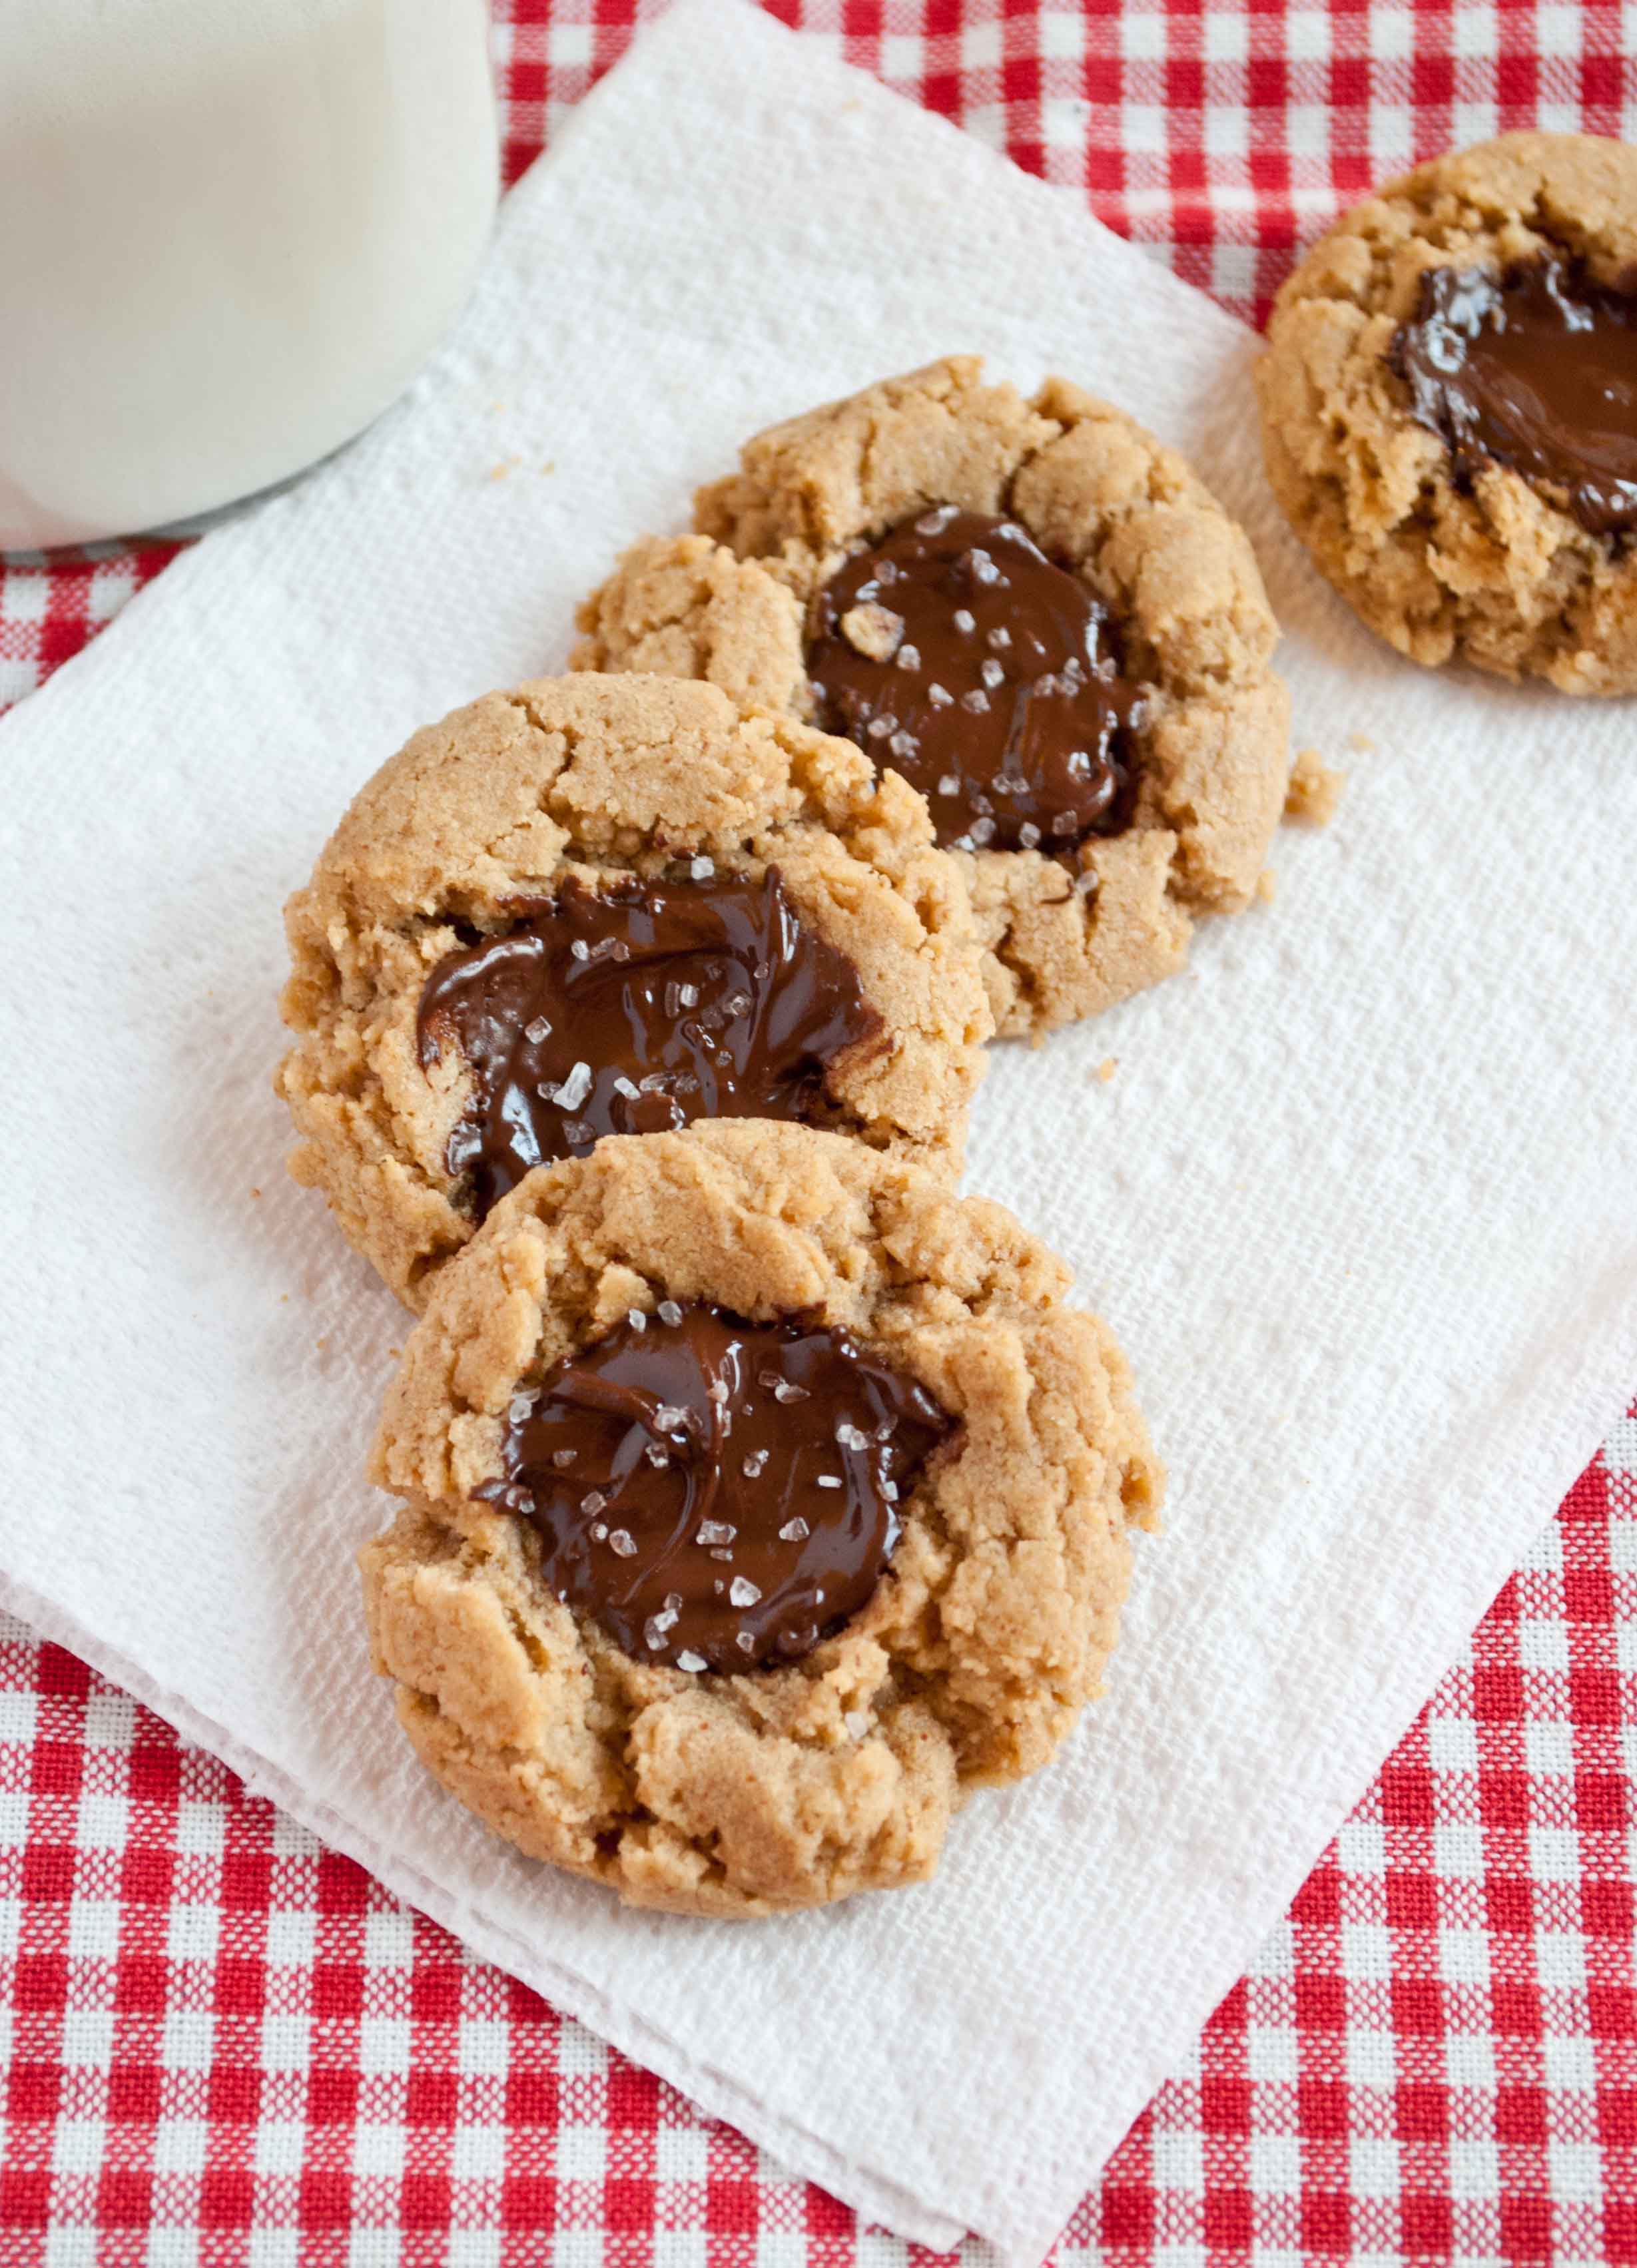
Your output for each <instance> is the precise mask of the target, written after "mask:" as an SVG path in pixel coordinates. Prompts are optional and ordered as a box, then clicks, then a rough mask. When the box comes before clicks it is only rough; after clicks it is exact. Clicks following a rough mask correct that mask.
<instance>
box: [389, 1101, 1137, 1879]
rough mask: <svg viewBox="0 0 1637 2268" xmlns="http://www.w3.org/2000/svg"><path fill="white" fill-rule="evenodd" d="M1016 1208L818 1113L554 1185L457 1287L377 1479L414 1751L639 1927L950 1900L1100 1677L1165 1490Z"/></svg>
mask: <svg viewBox="0 0 1637 2268" xmlns="http://www.w3.org/2000/svg"><path fill="white" fill-rule="evenodd" d="M1068 1281H1069V1278H1068V1270H1066V1267H1065V1266H1064V1264H1063V1263H1062V1262H1060V1261H1059V1260H1057V1259H1055V1258H1054V1257H1053V1256H1051V1254H1050V1253H1049V1252H1047V1251H1046V1250H1045V1249H1044V1248H1043V1247H1042V1246H1041V1245H1039V1244H1038V1243H1036V1241H1035V1240H1034V1239H1033V1238H1032V1237H1029V1236H1028V1235H1026V1234H1025V1233H1023V1231H1022V1230H1021V1228H1020V1227H1019V1226H1018V1224H1017V1223H1016V1221H1014V1219H1012V1217H1011V1215H1010V1214H1009V1213H1007V1212H1005V1211H1002V1210H1001V1209H1000V1208H999V1206H997V1205H993V1204H987V1203H984V1202H983V1201H981V1200H978V1199H975V1198H968V1199H964V1200H962V1199H960V1198H957V1197H955V1196H953V1195H952V1194H951V1192H950V1191H949V1189H948V1187H947V1185H946V1184H945V1183H944V1182H941V1181H940V1180H939V1179H938V1178H937V1177H935V1176H934V1175H930V1174H928V1173H926V1172H925V1171H924V1170H922V1169H920V1168H918V1167H913V1166H911V1165H908V1164H905V1163H903V1161H902V1160H898V1159H896V1158H894V1157H892V1156H890V1155H889V1154H887V1153H884V1152H877V1151H873V1150H871V1149H869V1148H868V1147H867V1146H866V1145H864V1144H862V1143H859V1142H854V1141H850V1140H847V1139H845V1138H843V1137H840V1136H837V1135H834V1134H827V1133H822V1132H818V1131H815V1130H812V1129H809V1128H806V1127H800V1126H796V1125H791V1124H778V1123H771V1122H765V1121H764V1122H755V1121H744V1120H741V1121H732V1122H730V1121H726V1120H716V1121H711V1122H704V1121H701V1122H700V1123H697V1124H696V1125H694V1126H692V1127H691V1128H689V1130H687V1131H685V1132H682V1133H677V1134H660V1135H652V1136H648V1137H645V1138H640V1139H629V1138H615V1139H613V1140H609V1141H605V1142H602V1143H601V1144H599V1145H598V1146H597V1147H596V1148H595V1149H594V1151H593V1152H591V1153H590V1155H589V1156H588V1157H586V1158H584V1159H577V1160H569V1161H566V1162H564V1163H562V1164H559V1165H557V1166H553V1167H547V1168H543V1169H542V1170H540V1171H537V1172H535V1173H533V1174H531V1175H529V1177H528V1178H527V1181H525V1182H523V1183H522V1184H521V1185H520V1187H519V1188H518V1189H516V1190H515V1191H514V1192H513V1194H512V1196H510V1197H507V1198H506V1199H505V1202H504V1203H503V1204H500V1205H499V1206H498V1207H497V1208H496V1210H495V1211H494V1212H493V1213H492V1214H491V1215H490V1219H489V1221H488V1222H487V1224H486V1225H485V1226H484V1227H483V1230H482V1231H481V1233H479V1234H478V1235H477V1236H476V1238H475V1239H474V1240H473V1241H472V1242H471V1244H470V1245H469V1246H468V1248H467V1249H466V1250H465V1251H464V1252H463V1253H462V1254H461V1256H460V1257H459V1258H458V1259H457V1260H456V1261H455V1262H453V1263H452V1265H451V1266H449V1267H448V1268H447V1269H446V1270H444V1271H443V1272H442V1273H441V1274H440V1276H439V1279H438V1281H437V1284H436V1285H435V1286H434V1288H433V1291H432V1293H431V1300H430V1301H429V1304H428V1306H427V1308H426V1312H425V1314H424V1317H423V1319H422V1321H421V1322H419V1324H418V1325H417V1328H416V1329H415V1331H414V1333H413V1335H412V1336H411V1337H410V1340H409V1346H408V1348H407V1350H406V1351H405V1355H404V1359H403V1365H402V1371H401V1373H400V1374H399V1376H398V1378H397V1380H396V1381H395V1384H394V1385H393V1387H392V1388H391V1389H390V1391H389V1393H388V1395H387V1403H386V1408H385V1412H384V1415H383V1418H382V1422H381V1427H380V1435H379V1437H378V1440H377V1442H376V1445H375V1450H374V1456H373V1463H372V1476H373V1477H374V1478H375V1479H376V1480H378V1481H379V1482H380V1484H381V1485H382V1486H384V1487H386V1488H388V1489H391V1490H393V1491H395V1492H396V1493H398V1494H399V1495H400V1496H402V1498H404V1499H406V1502H405V1503H404V1504H403V1506H402V1509H401V1510H400V1511H399V1513H398V1514H397V1517H396V1519H395V1521H394V1523H393V1525H392V1526H391V1527H390V1528H388V1529H387V1532H386V1533H385V1534H384V1535H381V1536H380V1538H379V1539H378V1540H377V1541H375V1542H374V1543H371V1544H369V1545H368V1546H366V1547H365V1550H364V1552H363V1554H362V1558H361V1565H362V1568H363V1575H364V1589H365V1601H366V1605H367V1612H368V1619H369V1628H370V1634H371V1644H372V1653H373V1658H374V1661H375V1666H376V1668H378V1669H379V1670H380V1672H381V1673H382V1674H383V1675H386V1676H387V1677H389V1678H391V1679H393V1680H394V1681H395V1684H396V1686H397V1707H398V1714H399V1718H400V1720H401V1722H402V1725H403V1727H404V1729H405V1731H406V1732H407V1733H408V1734H409V1738H410V1740H411V1742H413V1743H414V1746H415V1748H416V1750H417V1753H418V1755H419V1756H420V1757H421V1760H422V1762H423V1763H424V1764H425V1765H426V1766H427V1767H428V1769H429V1770H430V1771H431V1772H432V1773H433V1774H434V1775H435V1776H436V1777H437V1778H439V1780H440V1781H442V1782H443V1784H444V1785H445V1786H446V1787H447V1788H449V1789H450V1790H451V1791H452V1792H453V1793H454V1794H455V1795H456V1796H458V1797H459V1799H460V1800H461V1801H462V1802H463V1803H465V1804H467V1805H468V1806H469V1807H470V1808H471V1809H472V1810H473V1811H475V1812H476V1814H477V1815H478V1816H479V1817H480V1818H482V1819H483V1821H485V1822H486V1823H487V1824H488V1825H489V1826H490V1827H491V1828H493V1829H494V1830H496V1831H497V1832H498V1833H499V1834H501V1835H504V1836H505V1837H509V1839H510V1840H511V1841H512V1842H513V1843H515V1844H517V1845H519V1846H520V1848H521V1849H522V1850H524V1851H525V1852H528V1853H529V1854H530V1855H531V1856H532V1857H535V1858H539V1859H549V1860H550V1861H551V1862H552V1863H553V1864H554V1865H556V1866H558V1867H567V1868H569V1869H571V1871H573V1872H574V1873H576V1874H586V1875H589V1876H591V1877H593V1878H594V1880H596V1881H601V1882H606V1883H608V1884H609V1885H610V1886H611V1887H612V1888H614V1889H616V1890H617V1891H618V1892H619V1893H620V1895H621V1896H623V1898H625V1899H627V1900H628V1901H630V1903H632V1904H638V1905H650V1906H662V1907H668V1908H671V1909H674V1910H676V1911H683V1912H689V1913H698V1914H716V1915H729V1916H731V1915H759V1914H771V1913H778V1912H783V1911H789V1910H791V1909H793V1908H796V1907H801V1906H808V1905H815V1904H821V1903H822V1902H823V1901H825V1900H829V1899H833V1898H839V1897H844V1896H849V1895H850V1894H852V1892H854V1891H857V1890H862V1889H880V1888H885V1887H889V1886H891V1885H894V1884H901V1883H907V1882H914V1881H922V1880H924V1879H925V1877H926V1876H927V1875H928V1874H930V1873H931V1872H932V1870H933V1867H934V1866H935V1865H936V1863H937V1859H938V1856H939V1852H940V1848H941V1846H942V1844H943V1841H944V1837H945V1834H946V1831H947V1830H948V1824H949V1820H950V1816H951V1815H952V1813H953V1812H954V1810H955V1808H956V1807H957V1806H958V1805H959V1804H960V1802H961V1801H962V1798H963V1797H964V1795H965V1794H966V1793H967V1792H968V1791H969V1790H970V1789H971V1788H973V1787H976V1786H982V1785H985V1784H992V1783H998V1782H1001V1781H1007V1780H1012V1779H1015V1778H1019V1777H1020V1776H1021V1775H1022V1774H1025V1773H1028V1772H1031V1771H1035V1770H1036V1769H1037V1768H1038V1767H1039V1766H1040V1765H1042V1764H1044V1763H1046V1761H1047V1760H1048V1758H1049V1757H1050V1756H1051V1753H1052V1751H1053V1749H1054V1748H1055V1747H1056V1745H1057V1743H1058V1742H1059V1741H1060V1740H1061V1739H1062V1738H1063V1736H1064V1734H1066V1732H1067V1731H1068V1730H1069V1728H1070V1727H1071V1726H1072V1725H1073V1721H1074V1719H1075V1717H1076V1715H1077V1713H1078V1712H1079V1710H1080V1706H1081V1705H1082V1704H1083V1703H1084V1702H1086V1701H1087V1700H1088V1699H1089V1698H1090V1697H1092V1696H1093V1695H1094V1694H1095V1692H1096V1691H1097V1690H1098V1682H1099V1678H1100V1675H1101V1673H1102V1667H1103V1665H1104V1663H1105V1661H1107V1659H1108V1656H1109V1654H1110V1650H1111V1649H1112V1647H1113V1646H1114V1643H1115V1638H1116V1635H1117V1621H1118V1615H1119V1609H1120V1605H1121V1602H1122V1600H1123V1598H1124V1596H1125V1589H1126V1584H1127V1580H1128V1575H1129V1571H1130V1560H1131V1550H1130V1540H1129V1534H1128V1531H1129V1529H1130V1528H1131V1527H1132V1525H1133V1524H1136V1525H1148V1524H1151V1523H1152V1521H1153V1519H1154V1513H1155V1512H1156V1509H1157V1506H1158V1504H1159V1500H1160V1496H1161V1487H1162V1476H1161V1469H1160V1467H1159V1465H1158V1464H1157V1463H1156V1462H1155V1460H1154V1455H1153V1453H1152V1451H1151V1450H1150V1448H1149V1446H1148V1439H1147V1432H1146V1430H1145V1427H1144V1425H1143V1422H1142V1419H1141V1418H1140V1416H1139V1412H1138V1410H1137V1408H1136V1405H1135V1403H1134V1402H1133V1399H1132V1388H1131V1382H1130V1379H1129V1375H1128V1373H1127V1369H1126V1366H1125V1360H1124V1359H1123V1358H1122V1356H1121V1354H1120V1351H1119V1350H1118V1348H1117V1346H1116V1344H1114V1341H1113V1339H1112V1338H1111V1337H1110V1334H1109V1332H1108V1331H1107V1330H1106V1329H1104V1327H1103V1326H1102V1324H1101V1323H1100V1322H1097V1321H1096V1320H1095V1318H1094V1317H1092V1316H1090V1315H1088V1314H1083V1313H1080V1312H1077V1311H1075V1310H1073V1309H1070V1308H1067V1307H1064V1306H1062V1305H1061V1304H1060V1303H1061V1300H1062V1297H1063V1294H1064V1292H1065V1291H1066V1289H1067V1286H1068Z"/></svg>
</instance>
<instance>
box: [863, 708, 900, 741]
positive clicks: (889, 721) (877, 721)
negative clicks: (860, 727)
mask: <svg viewBox="0 0 1637 2268" xmlns="http://www.w3.org/2000/svg"><path fill="white" fill-rule="evenodd" d="M864 729H865V731H866V733H868V734H869V737H870V738H871V740H888V739H889V738H890V736H891V735H892V734H893V733H896V731H897V729H898V720H897V718H896V717H895V716H894V715H893V713H892V711H891V710H890V709H884V710H882V711H881V715H880V716H879V717H872V718H870V721H869V723H868V724H867V725H866V726H865V727H864Z"/></svg>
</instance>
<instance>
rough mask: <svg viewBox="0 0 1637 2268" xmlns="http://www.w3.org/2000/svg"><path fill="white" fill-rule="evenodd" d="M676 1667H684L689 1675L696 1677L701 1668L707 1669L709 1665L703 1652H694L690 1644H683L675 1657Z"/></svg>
mask: <svg viewBox="0 0 1637 2268" xmlns="http://www.w3.org/2000/svg"><path fill="white" fill-rule="evenodd" d="M676 1667H677V1668H678V1669H685V1670H686V1671H687V1672H688V1674H689V1676H690V1677H697V1675H699V1672H700V1671H701V1670H702V1669H709V1668H710V1667H711V1665H710V1663H709V1662H708V1661H706V1660H705V1658H704V1654H702V1653H695V1652H694V1650H693V1648H692V1647H691V1646H684V1647H683V1648H682V1652H681V1653H679V1654H678V1655H677V1657H676Z"/></svg>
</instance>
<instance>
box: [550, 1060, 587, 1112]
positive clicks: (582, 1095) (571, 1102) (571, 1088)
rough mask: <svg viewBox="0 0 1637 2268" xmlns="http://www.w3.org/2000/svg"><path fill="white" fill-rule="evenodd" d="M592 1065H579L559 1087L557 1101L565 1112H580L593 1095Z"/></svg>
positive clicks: (576, 1065)
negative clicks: (582, 1105) (587, 1098)
mask: <svg viewBox="0 0 1637 2268" xmlns="http://www.w3.org/2000/svg"><path fill="white" fill-rule="evenodd" d="M591 1085H592V1080H591V1065H590V1064H588V1063H577V1064H575V1066H574V1068H573V1070H572V1071H570V1073H569V1075H568V1077H567V1078H566V1079H564V1082H563V1084H562V1086H560V1087H558V1089H557V1101H559V1102H560V1103H561V1104H562V1106H563V1108H564V1110H578V1109H579V1106H580V1104H581V1103H582V1102H584V1101H585V1100H586V1096H587V1095H588V1094H590V1093H591Z"/></svg>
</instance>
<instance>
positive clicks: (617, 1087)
mask: <svg viewBox="0 0 1637 2268" xmlns="http://www.w3.org/2000/svg"><path fill="white" fill-rule="evenodd" d="M614 1092H615V1093H616V1094H623V1096H624V1097H625V1100H626V1101H627V1102H635V1101H636V1100H637V1083H636V1081H635V1080H634V1079H627V1078H626V1076H625V1074H624V1072H623V1071H621V1072H620V1074H619V1075H618V1077H617V1078H616V1079H615V1082H614Z"/></svg>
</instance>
